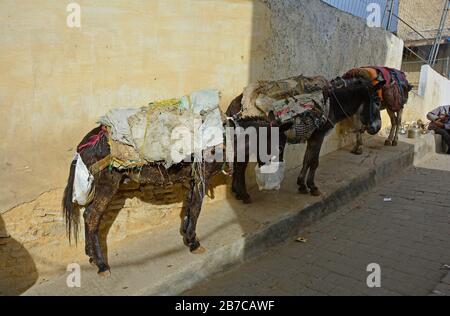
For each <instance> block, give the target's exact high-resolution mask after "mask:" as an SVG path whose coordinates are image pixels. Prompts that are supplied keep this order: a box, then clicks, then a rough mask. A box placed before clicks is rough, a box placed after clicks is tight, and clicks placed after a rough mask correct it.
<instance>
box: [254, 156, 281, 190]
mask: <svg viewBox="0 0 450 316" xmlns="http://www.w3.org/2000/svg"><path fill="white" fill-rule="evenodd" d="M284 171H285V163H284V162H282V161H281V162H273V161H271V162H270V163H268V164H265V165H263V166H261V167H259V166H258V165H256V167H255V175H256V183H257V184H258V187H259V190H260V191H263V190H265V191H270V190H279V189H280V188H281V182H283V179H284Z"/></svg>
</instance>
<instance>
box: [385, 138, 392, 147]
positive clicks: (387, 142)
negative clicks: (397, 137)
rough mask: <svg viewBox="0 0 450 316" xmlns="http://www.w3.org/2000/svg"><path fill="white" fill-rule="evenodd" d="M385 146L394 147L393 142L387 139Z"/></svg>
mask: <svg viewBox="0 0 450 316" xmlns="http://www.w3.org/2000/svg"><path fill="white" fill-rule="evenodd" d="M384 146H392V141H391V140H390V139H386V140H385V141H384Z"/></svg>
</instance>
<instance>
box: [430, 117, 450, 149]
mask: <svg viewBox="0 0 450 316" xmlns="http://www.w3.org/2000/svg"><path fill="white" fill-rule="evenodd" d="M430 129H431V130H433V131H434V132H435V133H436V134H438V135H441V136H442V141H443V142H444V143H446V144H447V154H449V155H450V129H443V128H439V127H437V126H434V125H433V124H430Z"/></svg>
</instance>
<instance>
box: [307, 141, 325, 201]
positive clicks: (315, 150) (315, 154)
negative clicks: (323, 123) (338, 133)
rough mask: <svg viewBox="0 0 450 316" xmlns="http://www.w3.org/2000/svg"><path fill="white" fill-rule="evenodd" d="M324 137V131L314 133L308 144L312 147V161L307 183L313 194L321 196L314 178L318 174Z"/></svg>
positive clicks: (310, 155) (310, 157)
mask: <svg viewBox="0 0 450 316" xmlns="http://www.w3.org/2000/svg"><path fill="white" fill-rule="evenodd" d="M324 139H325V135H324V134H323V133H314V134H313V136H312V137H311V139H310V140H309V142H308V146H309V147H310V154H309V159H310V162H309V173H308V179H307V181H306V185H307V186H308V188H309V190H310V192H311V195H313V196H320V195H321V194H322V193H321V192H320V190H319V188H317V186H316V184H315V183H314V178H315V175H316V170H317V168H318V167H319V159H320V149H321V148H322V144H323V140H324Z"/></svg>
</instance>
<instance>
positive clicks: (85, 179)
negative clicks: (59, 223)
mask: <svg viewBox="0 0 450 316" xmlns="http://www.w3.org/2000/svg"><path fill="white" fill-rule="evenodd" d="M74 160H76V161H77V165H76V167H75V178H74V181H73V194H72V202H73V203H77V204H78V205H80V206H85V205H87V204H88V203H89V202H90V201H89V200H90V193H91V190H92V183H93V181H94V176H93V175H92V174H91V173H90V172H89V169H88V168H87V167H86V165H85V164H84V162H83V159H81V156H80V155H79V154H77V155H76V156H75V158H74Z"/></svg>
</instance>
